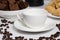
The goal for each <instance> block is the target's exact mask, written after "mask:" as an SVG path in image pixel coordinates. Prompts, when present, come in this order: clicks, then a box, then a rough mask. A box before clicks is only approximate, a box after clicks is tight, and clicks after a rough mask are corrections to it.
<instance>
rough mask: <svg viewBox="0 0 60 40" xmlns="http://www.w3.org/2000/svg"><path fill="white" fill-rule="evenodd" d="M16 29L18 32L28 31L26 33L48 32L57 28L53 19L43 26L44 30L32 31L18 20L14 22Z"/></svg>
mask: <svg viewBox="0 0 60 40" xmlns="http://www.w3.org/2000/svg"><path fill="white" fill-rule="evenodd" d="M14 27H15V28H16V29H17V30H20V31H26V32H43V31H48V30H51V29H53V28H54V27H55V21H53V20H52V19H47V20H46V23H45V25H44V26H42V28H39V29H31V28H28V27H26V26H24V25H23V24H22V23H21V22H20V21H18V20H16V21H15V22H14Z"/></svg>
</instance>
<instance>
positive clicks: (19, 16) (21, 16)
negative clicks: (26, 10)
mask: <svg viewBox="0 0 60 40" xmlns="http://www.w3.org/2000/svg"><path fill="white" fill-rule="evenodd" d="M17 18H18V20H19V21H20V22H21V23H23V24H24V25H25V26H26V27H28V28H30V27H29V26H28V25H27V24H26V23H25V22H24V21H23V14H20V15H19V14H17Z"/></svg>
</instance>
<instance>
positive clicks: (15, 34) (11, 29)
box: [0, 17, 60, 40]
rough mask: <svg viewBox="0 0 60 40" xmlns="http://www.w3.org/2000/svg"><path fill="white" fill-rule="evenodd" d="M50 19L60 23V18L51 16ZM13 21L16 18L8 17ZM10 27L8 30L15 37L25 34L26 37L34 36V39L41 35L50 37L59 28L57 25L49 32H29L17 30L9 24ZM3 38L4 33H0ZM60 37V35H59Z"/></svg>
mask: <svg viewBox="0 0 60 40" xmlns="http://www.w3.org/2000/svg"><path fill="white" fill-rule="evenodd" d="M0 19H1V18H0ZM48 19H53V20H54V21H55V22H56V23H60V19H54V18H50V17H48ZM8 20H11V21H15V20H16V19H8ZM9 26H10V28H9V29H8V31H10V32H11V33H13V36H12V37H13V38H14V37H15V36H24V38H27V39H29V38H34V39H38V38H39V37H43V36H45V37H50V35H52V34H55V33H56V32H57V31H59V30H58V28H57V27H55V28H54V29H53V30H50V31H47V32H38V33H29V32H22V31H17V30H16V29H14V27H13V25H11V24H9ZM1 38H2V35H1V34H0V40H1ZM58 38H60V36H59V37H58Z"/></svg>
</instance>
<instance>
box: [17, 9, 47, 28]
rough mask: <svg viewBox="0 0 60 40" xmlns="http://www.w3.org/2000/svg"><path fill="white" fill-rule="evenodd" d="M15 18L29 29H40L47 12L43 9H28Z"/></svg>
mask: <svg viewBox="0 0 60 40" xmlns="http://www.w3.org/2000/svg"><path fill="white" fill-rule="evenodd" d="M17 17H18V19H19V20H20V21H22V22H23V23H24V24H25V25H27V26H28V27H30V28H41V27H43V25H44V23H45V21H46V19H47V11H46V10H44V9H38V8H29V9H25V10H24V11H23V12H22V13H21V14H19V15H17Z"/></svg>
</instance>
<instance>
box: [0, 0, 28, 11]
mask: <svg viewBox="0 0 60 40" xmlns="http://www.w3.org/2000/svg"><path fill="white" fill-rule="evenodd" d="M27 7H28V3H27V2H24V1H22V0H1V1H0V10H8V11H12V10H21V9H24V8H27Z"/></svg>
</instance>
